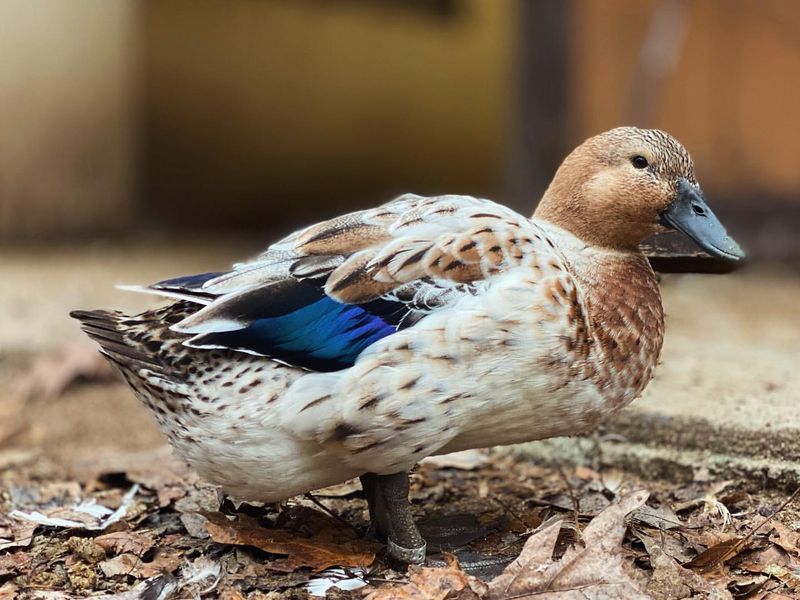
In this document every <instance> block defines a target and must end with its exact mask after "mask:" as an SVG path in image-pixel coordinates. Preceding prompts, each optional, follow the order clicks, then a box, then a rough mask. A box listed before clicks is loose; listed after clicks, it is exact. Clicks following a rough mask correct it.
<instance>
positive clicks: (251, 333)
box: [154, 195, 546, 371]
mask: <svg viewBox="0 0 800 600" xmlns="http://www.w3.org/2000/svg"><path fill="white" fill-rule="evenodd" d="M545 238H546V236H544V234H543V232H542V231H541V230H540V229H539V227H538V226H537V225H536V224H534V223H532V222H531V221H530V220H529V219H527V218H525V217H523V216H522V215H519V214H518V213H516V212H514V211H512V210H511V209H509V208H507V207H504V206H502V205H499V204H496V203H494V202H491V201H489V200H482V199H477V198H472V197H468V196H436V197H429V198H423V197H420V196H413V195H406V196H402V197H400V198H398V199H397V200H394V201H392V202H390V203H388V204H385V205H383V206H380V207H378V208H375V209H371V210H365V211H360V212H356V213H351V214H348V215H344V216H341V217H337V218H334V219H331V220H329V221H325V222H322V223H319V224H316V225H313V226H311V227H308V228H307V229H304V230H302V231H299V232H296V233H294V234H292V235H290V236H289V237H287V238H285V239H283V240H281V241H279V242H278V243H276V244H274V245H272V246H271V247H270V248H268V249H267V250H266V251H265V252H264V253H262V254H261V255H260V256H258V257H257V258H256V259H255V260H253V261H251V262H247V263H242V264H238V265H236V266H235V267H234V269H233V270H232V271H231V272H229V273H224V274H221V275H216V276H206V277H205V279H203V277H200V278H189V279H187V280H186V281H187V282H188V284H187V285H186V286H183V285H182V283H181V280H180V279H178V280H170V281H168V282H162V283H161V284H157V285H156V288H157V290H158V289H160V290H162V291H163V290H166V291H168V292H170V293H174V294H184V296H193V297H194V298H196V301H197V302H198V304H204V305H205V306H203V307H202V308H200V309H199V310H198V311H197V312H196V313H194V314H193V315H191V316H189V317H188V318H186V319H184V320H183V321H181V322H180V323H179V324H177V325H176V326H174V329H175V330H176V331H179V332H183V333H186V334H191V335H192V337H191V339H189V340H188V341H187V344H188V345H190V346H195V347H201V348H210V347H225V348H232V349H236V350H241V351H245V352H252V353H256V354H262V355H265V356H270V357H272V358H275V359H276V360H280V361H283V362H286V363H288V364H291V365H295V366H301V367H305V368H309V369H312V370H318V371H333V370H338V369H342V368H345V367H348V366H351V365H352V364H354V362H355V359H356V358H357V357H358V355H359V354H360V353H361V352H362V351H363V350H364V349H365V348H366V347H368V346H369V345H371V344H372V343H374V342H375V341H377V340H378V339H381V338H383V337H386V336H388V335H391V334H392V333H394V332H395V331H397V330H398V329H402V328H404V327H408V326H410V325H412V324H414V323H415V322H417V321H418V320H419V319H420V318H423V317H424V316H425V315H426V314H429V313H430V312H431V311H436V310H438V309H439V308H441V307H443V306H447V305H448V304H450V303H451V302H453V301H454V300H456V299H457V298H459V297H461V296H463V295H465V294H472V293H475V291H476V290H477V289H479V288H480V286H481V285H483V284H484V283H485V282H486V281H488V280H489V279H491V278H492V277H493V276H495V275H497V274H498V273H501V272H503V271H504V270H505V269H507V268H508V267H510V266H513V265H515V264H519V262H520V260H521V259H522V258H523V257H524V256H526V255H529V254H530V253H531V252H533V249H534V248H535V247H537V246H541V244H542V243H543V242H542V240H543V239H545ZM201 280H202V281H201ZM157 290H154V291H157Z"/></svg>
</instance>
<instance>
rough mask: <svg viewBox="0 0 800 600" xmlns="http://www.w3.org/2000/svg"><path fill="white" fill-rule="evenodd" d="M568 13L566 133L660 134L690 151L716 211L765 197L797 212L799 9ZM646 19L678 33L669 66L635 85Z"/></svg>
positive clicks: (718, 6) (693, 6)
mask: <svg viewBox="0 0 800 600" xmlns="http://www.w3.org/2000/svg"><path fill="white" fill-rule="evenodd" d="M571 6H572V17H571V19H570V21H571V30H570V32H569V36H570V39H571V41H572V50H571V59H570V60H571V66H572V69H571V72H570V78H571V93H570V95H571V97H572V99H573V100H572V106H571V110H572V111H573V118H574V122H575V136H576V137H581V136H584V135H589V134H591V133H592V132H595V131H599V130H603V129H606V128H608V127H612V126H615V125H617V124H620V123H631V122H633V123H637V124H643V125H648V126H656V127H661V128H663V129H666V130H668V131H670V132H672V133H674V134H675V135H676V136H677V137H678V138H679V139H681V140H682V141H683V142H684V143H685V144H686V146H687V147H688V148H689V149H690V150H691V152H692V154H693V156H694V158H695V162H696V163H697V164H698V167H699V171H698V175H699V178H700V180H701V183H703V184H704V185H705V186H706V187H707V188H709V189H713V190H714V191H715V193H716V196H717V197H716V198H715V199H714V201H715V203H719V202H725V201H726V200H727V199H739V200H746V201H748V202H756V203H757V202H759V200H760V199H763V197H764V196H771V197H775V198H776V199H778V200H782V201H785V202H789V203H796V204H797V205H798V206H800V135H798V133H800V110H798V107H800V41H799V40H800V37H798V33H799V32H800V2H786V1H784V0H736V1H733V0H687V1H683V0H636V1H631V0H603V1H602V2H596V1H594V0H574V1H573V2H572V5H571ZM654 10H655V11H660V12H655V13H654ZM676 11H677V15H676ZM681 13H683V14H682V15H681ZM654 14H655V15H657V16H656V25H657V26H659V27H660V31H661V33H660V34H658V35H662V36H664V37H665V38H666V39H669V38H670V37H671V36H672V35H673V34H674V35H675V36H677V39H676V42H677V49H678V54H677V55H676V56H675V57H674V58H675V62H674V64H673V63H672V57H670V56H664V57H658V56H655V57H653V58H651V60H655V61H656V64H658V61H659V60H661V59H662V58H663V60H666V61H667V62H666V64H665V65H664V78H663V80H662V81H661V82H659V81H655V80H653V79H650V78H647V77H638V78H637V63H638V61H639V60H640V49H641V46H642V43H643V41H644V40H645V38H646V35H647V32H648V29H649V28H650V27H652V26H653V21H652V20H651V19H652V18H653V15H654ZM676 16H677V17H678V19H679V20H680V19H683V24H681V23H680V22H678V23H676V25H677V26H678V28H679V29H678V30H675V31H673V32H670V30H669V27H670V26H669V25H668V26H667V27H666V28H665V27H664V23H665V22H669V20H670V19H675V17H676ZM681 28H682V29H681ZM664 37H662V38H661V39H662V44H661V45H662V47H663V45H664V43H663V40H664Z"/></svg>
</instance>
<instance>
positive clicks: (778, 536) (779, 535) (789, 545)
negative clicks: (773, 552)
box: [771, 521, 800, 556]
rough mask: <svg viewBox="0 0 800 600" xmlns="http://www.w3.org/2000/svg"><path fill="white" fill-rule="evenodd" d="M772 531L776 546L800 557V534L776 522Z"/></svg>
mask: <svg viewBox="0 0 800 600" xmlns="http://www.w3.org/2000/svg"><path fill="white" fill-rule="evenodd" d="M772 529H773V530H774V533H775V535H774V536H773V537H772V538H771V539H772V541H773V542H774V543H775V544H777V545H778V546H780V547H781V548H783V549H784V550H786V551H787V552H789V553H790V554H794V555H795V556H800V532H798V531H792V530H791V529H789V528H788V527H787V526H786V525H784V524H783V523H781V522H780V521H774V522H773V523H772Z"/></svg>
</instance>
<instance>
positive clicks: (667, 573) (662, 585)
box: [637, 533, 731, 599]
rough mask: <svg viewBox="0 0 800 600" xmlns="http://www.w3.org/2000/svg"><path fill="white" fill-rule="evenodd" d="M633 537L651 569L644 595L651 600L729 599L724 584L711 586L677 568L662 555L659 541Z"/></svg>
mask: <svg viewBox="0 0 800 600" xmlns="http://www.w3.org/2000/svg"><path fill="white" fill-rule="evenodd" d="M637 537H639V539H640V540H641V541H642V543H643V544H644V546H645V550H647V554H648V555H649V557H650V565H651V566H652V568H653V574H652V576H651V577H650V581H648V582H647V588H646V591H647V593H648V594H650V595H651V596H653V598H659V599H666V598H670V599H672V598H687V597H689V596H690V595H692V592H694V593H696V594H702V595H703V596H704V597H706V598H708V597H712V595H714V597H716V598H719V599H722V598H730V597H731V596H730V593H729V592H728V591H727V590H726V589H724V587H725V583H726V582H725V581H723V582H722V584H721V585H716V586H715V585H714V584H713V583H712V582H711V581H708V580H706V579H704V578H703V577H701V576H700V575H698V574H697V573H694V572H692V571H690V570H689V569H684V568H683V567H682V566H681V565H680V564H678V561H676V560H675V559H674V558H673V557H671V556H669V555H668V554H667V553H666V552H665V551H664V549H663V548H662V547H661V542H660V540H656V538H652V537H649V536H644V535H641V534H638V533H637ZM665 539H668V538H665Z"/></svg>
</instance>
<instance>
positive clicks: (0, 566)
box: [0, 552, 31, 578]
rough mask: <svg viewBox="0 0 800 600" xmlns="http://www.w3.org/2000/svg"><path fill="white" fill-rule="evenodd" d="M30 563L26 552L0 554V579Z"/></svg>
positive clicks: (29, 556)
mask: <svg viewBox="0 0 800 600" xmlns="http://www.w3.org/2000/svg"><path fill="white" fill-rule="evenodd" d="M30 562H31V555H30V554H28V553H26V552H12V553H10V554H0V577H3V578H5V577H6V576H7V575H13V574H14V573H16V572H18V571H19V570H21V569H22V568H23V567H25V566H27V565H28V564H30Z"/></svg>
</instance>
